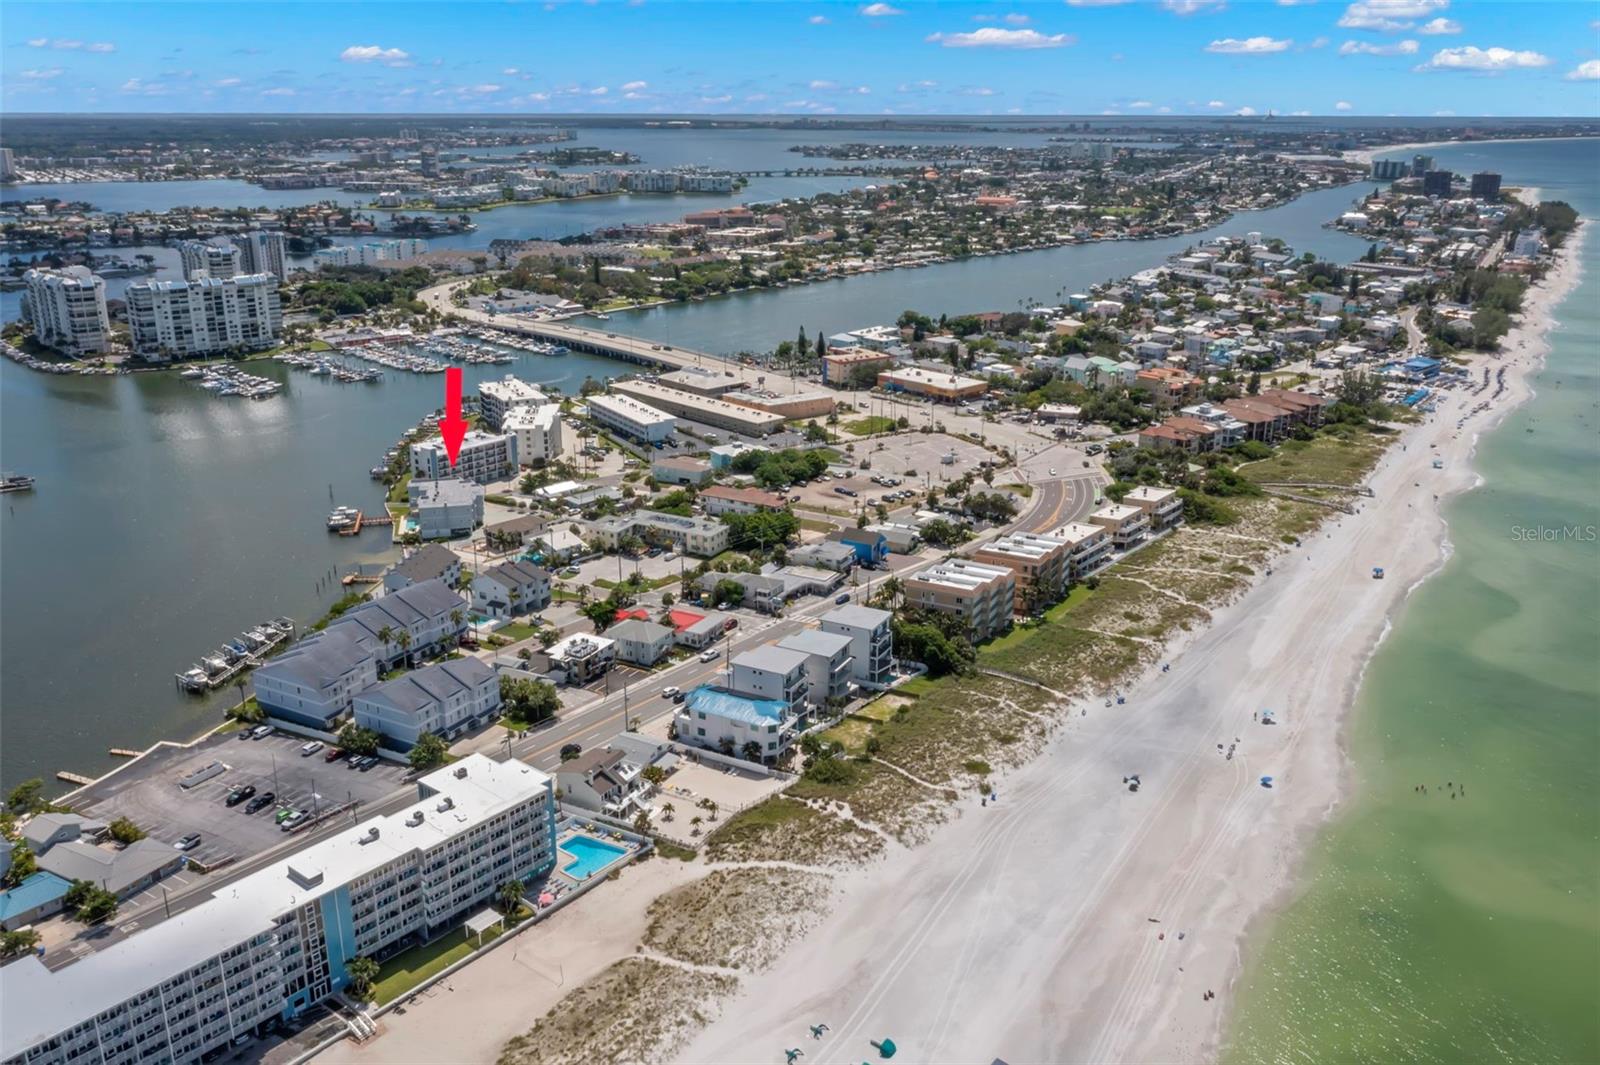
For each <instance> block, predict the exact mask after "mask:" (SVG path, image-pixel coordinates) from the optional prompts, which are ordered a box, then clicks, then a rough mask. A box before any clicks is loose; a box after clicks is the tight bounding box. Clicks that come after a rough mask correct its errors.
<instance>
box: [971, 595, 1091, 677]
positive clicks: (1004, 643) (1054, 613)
mask: <svg viewBox="0 0 1600 1065" xmlns="http://www.w3.org/2000/svg"><path fill="white" fill-rule="evenodd" d="M1093 594H1094V592H1093V591H1092V590H1091V589H1090V588H1089V587H1088V586H1087V585H1083V584H1075V585H1073V586H1072V591H1070V592H1068V593H1067V597H1066V598H1065V599H1063V600H1061V602H1059V603H1057V604H1056V605H1055V606H1053V607H1051V608H1050V609H1048V610H1046V611H1045V612H1044V616H1045V621H1046V622H1047V623H1054V622H1059V621H1061V619H1063V618H1065V617H1066V616H1067V615H1068V614H1069V613H1071V612H1072V611H1073V610H1074V609H1076V608H1077V606H1078V605H1079V604H1081V603H1083V602H1084V601H1085V600H1087V599H1088V598H1089V597H1090V596H1091V595H1093ZM1038 631H1039V630H1038V628H1036V627H1031V626H1023V625H1018V626H1016V627H1014V628H1013V629H1012V630H1011V631H1010V632H1008V633H1006V634H1005V635H1004V636H998V637H996V638H995V639H993V640H990V641H989V642H988V643H986V644H984V645H983V649H982V651H981V652H980V653H979V656H978V657H979V659H980V661H981V660H982V658H983V657H984V656H985V655H994V654H999V653H1001V652H1003V651H1011V650H1014V649H1015V648H1017V647H1018V646H1020V645H1021V644H1024V643H1026V642H1028V641H1029V640H1030V639H1032V638H1033V637H1034V636H1035V635H1036V634H1037V633H1038Z"/></svg>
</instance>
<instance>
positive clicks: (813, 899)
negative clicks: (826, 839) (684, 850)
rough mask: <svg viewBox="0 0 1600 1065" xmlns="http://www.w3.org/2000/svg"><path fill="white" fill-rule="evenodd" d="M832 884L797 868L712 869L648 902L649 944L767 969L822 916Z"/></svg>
mask: <svg viewBox="0 0 1600 1065" xmlns="http://www.w3.org/2000/svg"><path fill="white" fill-rule="evenodd" d="M829 883H830V878H829V877H828V876H827V875H825V874H821V873H806V872H801V871H799V870H797V869H761V868H742V869H718V870H715V871H713V872H712V873H711V874H710V875H709V876H705V877H702V878H700V879H699V880H695V881H692V882H690V883H688V884H684V885H683V886H682V887H678V888H674V889H673V890H671V891H669V892H667V893H666V894H665V895H662V896H660V897H658V898H657V899H656V900H655V901H654V902H652V903H651V904H650V909H649V918H650V924H649V926H648V927H647V928H646V929H645V933H644V946H645V948H646V949H647V950H653V951H655V952H656V953H658V954H664V955H666V956H668V957H671V958H676V959H677V960H679V961H683V962H688V963H689V964H691V965H714V966H718V967H720V968H725V969H744V970H749V971H756V970H760V969H764V968H766V967H767V966H768V965H770V964H771V963H772V962H773V961H775V960H777V958H778V957H779V955H780V954H781V952H782V951H783V949H784V948H785V947H786V946H788V945H789V944H790V943H792V942H794V941H795V940H796V939H798V938H799V937H800V936H801V935H803V934H804V933H805V932H806V931H807V930H809V929H810V928H811V927H813V926H814V925H815V924H816V923H817V922H818V921H819V920H820V919H821V917H822V905H821V904H822V903H824V902H826V900H827V896H828V893H829ZM799 900H804V901H805V904H804V905H796V903H797V901H799Z"/></svg>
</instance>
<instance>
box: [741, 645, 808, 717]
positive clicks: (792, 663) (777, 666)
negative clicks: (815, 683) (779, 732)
mask: <svg viewBox="0 0 1600 1065" xmlns="http://www.w3.org/2000/svg"><path fill="white" fill-rule="evenodd" d="M732 664H733V672H732V676H731V677H730V680H729V685H728V686H729V687H730V688H732V689H733V690H734V691H736V692H738V693H740V694H741V695H749V696H752V697H754V698H758V699H777V700H779V701H781V702H782V703H783V704H784V705H785V706H786V707H787V708H788V710H789V712H790V713H791V714H793V715H795V716H796V717H799V716H802V715H804V714H805V712H806V690H807V688H808V686H809V683H810V682H809V679H808V677H807V675H806V655H805V654H803V653H802V652H800V651H791V650H786V649H784V648H782V647H779V646H778V645H777V644H770V643H769V644H763V645H762V646H760V647H755V648H752V649H751V650H748V651H745V652H744V653H743V654H738V655H735V656H734V658H733V663H732Z"/></svg>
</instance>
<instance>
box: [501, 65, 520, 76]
mask: <svg viewBox="0 0 1600 1065" xmlns="http://www.w3.org/2000/svg"><path fill="white" fill-rule="evenodd" d="M500 73H502V74H504V75H505V76H506V77H508V78H514V77H516V76H517V75H518V74H520V73H522V71H520V70H518V69H517V68H516V67H506V68H505V69H504V70H502V71H501V72H500Z"/></svg>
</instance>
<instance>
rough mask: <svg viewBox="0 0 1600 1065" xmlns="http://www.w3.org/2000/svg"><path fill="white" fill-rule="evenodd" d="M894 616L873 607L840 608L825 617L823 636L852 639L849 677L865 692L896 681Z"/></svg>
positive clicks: (829, 612)
mask: <svg viewBox="0 0 1600 1065" xmlns="http://www.w3.org/2000/svg"><path fill="white" fill-rule="evenodd" d="M893 618H894V615H893V614H891V613H889V611H887V610H878V609H877V608H875V607H870V606H841V607H837V608H835V609H833V610H830V611H828V612H827V613H826V614H824V615H822V617H821V619H820V621H821V624H822V631H823V632H831V633H838V634H840V635H843V636H848V637H850V676H851V677H852V678H853V679H854V680H855V681H856V683H857V684H859V685H860V686H862V687H863V688H883V687H887V686H888V684H889V682H890V681H891V680H893V679H894V633H893V632H892V631H891V629H890V624H889V623H890V622H891V621H892V620H893Z"/></svg>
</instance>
